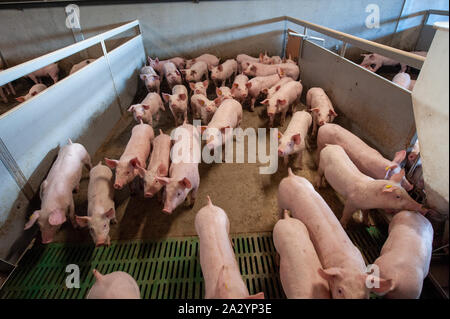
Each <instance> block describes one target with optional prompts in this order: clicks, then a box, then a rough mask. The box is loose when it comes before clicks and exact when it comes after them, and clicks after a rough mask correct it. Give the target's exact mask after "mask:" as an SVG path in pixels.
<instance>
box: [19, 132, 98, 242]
mask: <svg viewBox="0 0 450 319" xmlns="http://www.w3.org/2000/svg"><path fill="white" fill-rule="evenodd" d="M83 165H84V166H86V167H87V168H89V169H90V168H91V158H90V156H89V154H88V152H87V151H86V149H85V148H84V146H83V145H81V144H78V143H72V141H71V140H70V139H69V143H68V145H65V146H63V147H62V148H61V149H60V150H59V152H58V157H57V158H56V161H55V162H54V163H53V165H52V167H51V169H50V172H49V173H48V175H47V177H46V178H45V180H44V181H43V182H42V184H41V188H40V193H39V196H40V198H41V209H40V210H37V211H35V212H34V213H33V214H32V215H31V216H30V219H29V221H28V222H27V223H26V224H25V229H29V228H31V226H33V225H34V224H35V223H36V221H37V222H38V224H39V228H40V230H41V235H42V243H43V244H48V243H51V242H52V241H53V239H54V236H55V234H56V232H57V231H58V230H59V228H60V227H61V225H62V224H63V223H64V222H65V221H66V215H67V214H68V215H69V217H70V221H71V222H72V225H73V226H74V227H76V226H77V224H76V221H75V205H74V202H73V196H72V192H73V191H74V190H78V188H79V184H80V179H81V173H82V169H83Z"/></svg>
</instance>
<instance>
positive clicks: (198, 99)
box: [191, 94, 217, 125]
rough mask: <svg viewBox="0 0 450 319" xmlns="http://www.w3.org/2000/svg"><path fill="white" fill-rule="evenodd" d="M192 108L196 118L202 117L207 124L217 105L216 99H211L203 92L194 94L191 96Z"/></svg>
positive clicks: (193, 115)
mask: <svg viewBox="0 0 450 319" xmlns="http://www.w3.org/2000/svg"><path fill="white" fill-rule="evenodd" d="M191 110H192V117H193V118H194V119H200V118H201V120H202V123H203V124H205V125H207V124H208V123H209V122H210V121H211V119H212V117H213V115H214V113H215V112H216V110H217V107H216V103H215V102H214V101H212V100H209V99H208V98H207V97H206V96H204V95H203V94H194V95H192V97H191Z"/></svg>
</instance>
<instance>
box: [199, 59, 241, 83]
mask: <svg viewBox="0 0 450 319" xmlns="http://www.w3.org/2000/svg"><path fill="white" fill-rule="evenodd" d="M194 65H195V64H194ZM237 68H238V64H237V62H236V60H235V59H228V60H226V61H225V62H224V63H222V64H219V65H218V66H213V67H211V68H210V71H211V80H213V82H214V84H215V86H216V87H219V81H221V83H222V84H221V86H225V84H226V82H227V80H230V81H231V78H232V77H235V76H236V73H237Z"/></svg>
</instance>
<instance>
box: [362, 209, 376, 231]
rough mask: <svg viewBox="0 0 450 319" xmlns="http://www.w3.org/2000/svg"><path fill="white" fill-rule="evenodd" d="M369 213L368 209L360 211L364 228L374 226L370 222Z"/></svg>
mask: <svg viewBox="0 0 450 319" xmlns="http://www.w3.org/2000/svg"><path fill="white" fill-rule="evenodd" d="M369 213H370V210H369V209H363V210H362V214H363V223H364V225H366V226H368V227H370V226H375V225H374V224H373V223H372V222H371V221H370V218H369Z"/></svg>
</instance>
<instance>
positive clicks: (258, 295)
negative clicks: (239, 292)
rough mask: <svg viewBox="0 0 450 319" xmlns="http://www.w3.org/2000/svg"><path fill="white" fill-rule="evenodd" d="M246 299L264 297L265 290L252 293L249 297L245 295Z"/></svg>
mask: <svg viewBox="0 0 450 319" xmlns="http://www.w3.org/2000/svg"><path fill="white" fill-rule="evenodd" d="M245 299H264V292H258V293H257V294H255V295H250V296H248V297H245Z"/></svg>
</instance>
